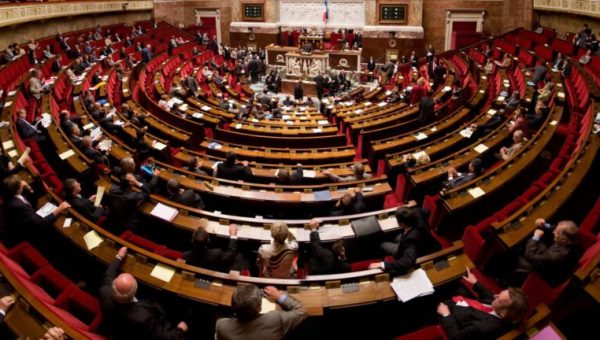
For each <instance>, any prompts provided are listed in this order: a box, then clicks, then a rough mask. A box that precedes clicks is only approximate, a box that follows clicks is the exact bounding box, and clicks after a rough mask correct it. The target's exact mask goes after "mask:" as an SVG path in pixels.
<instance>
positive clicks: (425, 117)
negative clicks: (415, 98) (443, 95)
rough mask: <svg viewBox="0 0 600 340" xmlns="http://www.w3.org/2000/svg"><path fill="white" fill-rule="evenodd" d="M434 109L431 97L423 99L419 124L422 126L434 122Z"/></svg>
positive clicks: (420, 104) (420, 106)
mask: <svg viewBox="0 0 600 340" xmlns="http://www.w3.org/2000/svg"><path fill="white" fill-rule="evenodd" d="M434 107H435V103H434V102H433V99H431V97H429V96H425V97H423V98H421V102H420V103H419V123H420V124H421V126H424V125H427V124H430V123H432V122H433V120H434V112H433V111H434Z"/></svg>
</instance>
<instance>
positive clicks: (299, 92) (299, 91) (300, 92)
mask: <svg viewBox="0 0 600 340" xmlns="http://www.w3.org/2000/svg"><path fill="white" fill-rule="evenodd" d="M303 98H304V88H302V80H300V81H299V82H298V83H297V84H296V86H294V99H296V100H302V99H303Z"/></svg>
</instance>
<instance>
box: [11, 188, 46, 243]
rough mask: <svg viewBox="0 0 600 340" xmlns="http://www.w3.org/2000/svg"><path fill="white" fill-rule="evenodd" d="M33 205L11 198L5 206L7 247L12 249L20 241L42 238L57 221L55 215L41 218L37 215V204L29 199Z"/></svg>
mask: <svg viewBox="0 0 600 340" xmlns="http://www.w3.org/2000/svg"><path fill="white" fill-rule="evenodd" d="M27 199H28V201H29V203H30V204H31V205H28V204H26V203H25V202H23V201H21V200H20V199H18V198H17V197H11V198H9V199H8V200H7V201H5V204H4V209H5V210H4V212H5V218H6V224H5V230H4V232H3V235H2V240H3V242H4V243H5V245H6V246H8V247H11V246H13V245H15V244H17V243H19V242H20V241H23V240H26V239H29V240H31V239H32V238H39V237H41V235H40V234H41V233H42V232H44V231H45V230H46V229H49V228H50V227H51V223H53V222H54V221H55V220H56V217H55V216H54V214H50V215H48V216H46V217H40V216H39V215H38V214H36V213H35V212H36V209H35V206H36V202H35V200H33V199H29V198H28V197H27Z"/></svg>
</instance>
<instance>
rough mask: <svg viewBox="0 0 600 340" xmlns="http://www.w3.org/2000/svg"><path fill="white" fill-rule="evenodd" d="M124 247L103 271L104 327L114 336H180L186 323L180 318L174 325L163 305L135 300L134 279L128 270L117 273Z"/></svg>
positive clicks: (169, 337) (123, 254)
mask: <svg viewBox="0 0 600 340" xmlns="http://www.w3.org/2000/svg"><path fill="white" fill-rule="evenodd" d="M125 255H127V248H126V247H123V248H121V249H119V251H118V253H117V256H116V257H115V259H114V260H113V262H112V263H111V264H110V265H109V266H108V269H107V270H106V273H105V274H104V280H103V282H102V287H100V299H101V304H102V312H103V314H104V320H105V324H104V326H105V328H106V331H107V332H108V333H109V334H110V335H112V336H113V337H114V339H164V340H170V339H182V338H184V333H185V332H186V331H187V329H188V326H187V324H186V323H185V322H183V321H181V322H179V324H177V326H176V327H173V325H172V324H171V323H170V322H169V321H168V320H167V317H166V314H165V311H164V310H163V308H162V307H161V306H160V305H158V304H156V303H154V302H150V301H138V299H137V298H136V296H135V294H136V292H137V281H136V280H135V278H134V277H133V276H132V275H131V274H129V273H121V274H119V269H120V267H121V263H122V262H123V260H124V259H125Z"/></svg>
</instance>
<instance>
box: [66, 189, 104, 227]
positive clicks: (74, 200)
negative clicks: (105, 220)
mask: <svg viewBox="0 0 600 340" xmlns="http://www.w3.org/2000/svg"><path fill="white" fill-rule="evenodd" d="M66 200H67V202H69V204H70V205H71V207H73V209H75V210H77V212H79V213H80V214H82V215H83V216H84V217H85V218H87V219H89V220H90V221H93V222H97V221H98V220H99V219H100V217H101V216H102V215H103V214H104V209H103V208H102V207H96V206H94V204H93V203H92V202H90V200H89V199H86V198H85V197H81V195H79V196H71V195H69V196H67V197H66Z"/></svg>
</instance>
